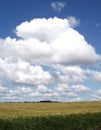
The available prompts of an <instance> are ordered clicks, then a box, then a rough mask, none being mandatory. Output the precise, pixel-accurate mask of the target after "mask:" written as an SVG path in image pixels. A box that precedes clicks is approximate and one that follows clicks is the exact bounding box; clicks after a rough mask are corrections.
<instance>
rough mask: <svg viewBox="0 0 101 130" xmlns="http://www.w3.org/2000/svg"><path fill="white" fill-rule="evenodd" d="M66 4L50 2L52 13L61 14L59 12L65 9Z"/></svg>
mask: <svg viewBox="0 0 101 130" xmlns="http://www.w3.org/2000/svg"><path fill="white" fill-rule="evenodd" d="M65 5H66V3H65V2H59V1H57V2H52V3H51V7H52V8H53V10H54V11H56V12H58V13H59V12H61V10H62V9H63V8H64V7H65Z"/></svg>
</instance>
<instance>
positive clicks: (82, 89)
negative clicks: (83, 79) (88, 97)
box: [72, 84, 90, 92]
mask: <svg viewBox="0 0 101 130" xmlns="http://www.w3.org/2000/svg"><path fill="white" fill-rule="evenodd" d="M72 88H73V89H74V90H75V91H77V92H89V91H90V88H89V87H87V86H84V85H80V84H77V85H73V86H72Z"/></svg>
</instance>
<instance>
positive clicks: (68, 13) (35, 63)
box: [0, 0, 101, 102]
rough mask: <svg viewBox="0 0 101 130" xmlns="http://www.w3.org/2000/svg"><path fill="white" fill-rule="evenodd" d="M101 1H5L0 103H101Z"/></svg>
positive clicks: (0, 5) (0, 18)
mask: <svg viewBox="0 0 101 130" xmlns="http://www.w3.org/2000/svg"><path fill="white" fill-rule="evenodd" d="M100 7H101V1H100V0H93V1H92V0H89V1H88V0H59V1H57V0H0V102H23V101H31V102H33V101H35V102H36V101H40V100H52V101H63V102H72V101H73V102H76V101H96V100H97V101H98V100H101V45H100V43H101V36H100V34H101V15H100V12H101V8H100Z"/></svg>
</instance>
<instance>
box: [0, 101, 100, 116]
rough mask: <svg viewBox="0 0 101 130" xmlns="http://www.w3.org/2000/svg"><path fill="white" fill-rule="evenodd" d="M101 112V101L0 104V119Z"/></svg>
mask: <svg viewBox="0 0 101 130" xmlns="http://www.w3.org/2000/svg"><path fill="white" fill-rule="evenodd" d="M88 112H89V113H93V112H101V101H96V102H71V103H0V118H17V117H29V116H32V117H35V116H47V115H67V114H77V113H88Z"/></svg>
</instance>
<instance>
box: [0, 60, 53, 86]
mask: <svg viewBox="0 0 101 130" xmlns="http://www.w3.org/2000/svg"><path fill="white" fill-rule="evenodd" d="M0 64H1V65H0V69H1V70H2V73H3V75H4V77H7V78H8V79H10V80H13V81H14V82H17V83H25V84H30V85H37V84H47V83H49V82H50V81H51V75H50V74H49V72H48V71H44V70H43V69H42V67H41V66H37V65H36V66H32V65H30V63H28V62H25V61H22V60H18V61H16V62H13V61H12V60H10V59H6V60H0ZM15 71H16V72H15Z"/></svg>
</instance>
